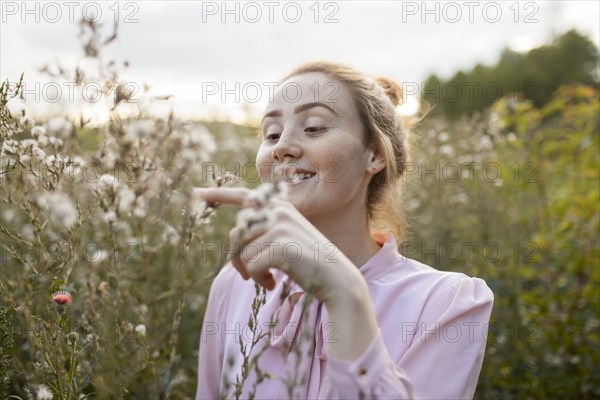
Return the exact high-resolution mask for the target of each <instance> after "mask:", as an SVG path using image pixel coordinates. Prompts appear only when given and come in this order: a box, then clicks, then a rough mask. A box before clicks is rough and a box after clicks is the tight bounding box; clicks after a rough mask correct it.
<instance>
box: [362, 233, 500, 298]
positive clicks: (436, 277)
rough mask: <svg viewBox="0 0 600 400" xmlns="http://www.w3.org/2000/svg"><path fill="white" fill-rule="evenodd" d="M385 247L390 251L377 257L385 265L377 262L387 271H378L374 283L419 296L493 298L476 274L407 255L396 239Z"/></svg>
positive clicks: (489, 290) (485, 284) (411, 295)
mask: <svg viewBox="0 0 600 400" xmlns="http://www.w3.org/2000/svg"><path fill="white" fill-rule="evenodd" d="M391 244H392V245H393V246H390V247H388V249H387V250H386V251H387V252H388V253H389V254H388V255H387V257H382V258H381V259H380V260H381V261H385V263H386V264H387V265H385V266H383V265H379V266H378V267H379V268H380V269H384V270H385V271H386V273H384V274H382V275H380V276H379V277H378V279H376V282H374V284H375V285H376V286H380V287H381V289H383V287H388V288H389V290H390V291H393V292H398V291H401V292H403V293H406V294H408V295H409V296H410V297H412V298H414V296H418V297H420V298H425V299H429V300H434V299H436V298H439V297H446V298H447V297H449V296H450V297H454V296H460V298H461V301H472V302H473V303H476V304H477V303H481V302H493V299H494V294H493V292H492V290H491V289H490V288H489V287H488V285H487V283H486V282H485V281H484V280H483V279H481V278H478V277H473V276H469V275H467V274H466V273H463V272H454V271H444V270H442V269H438V268H436V267H434V266H432V265H428V264H425V263H423V262H421V261H418V260H415V259H412V258H409V257H407V256H405V255H403V254H401V253H400V252H399V251H398V247H396V246H395V243H393V241H392V243H391Z"/></svg>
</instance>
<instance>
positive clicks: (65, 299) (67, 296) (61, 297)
mask: <svg viewBox="0 0 600 400" xmlns="http://www.w3.org/2000/svg"><path fill="white" fill-rule="evenodd" d="M52 301H53V302H55V303H56V304H61V305H62V304H69V303H70V302H71V293H69V292H67V291H66V290H59V291H58V292H54V293H53V294H52Z"/></svg>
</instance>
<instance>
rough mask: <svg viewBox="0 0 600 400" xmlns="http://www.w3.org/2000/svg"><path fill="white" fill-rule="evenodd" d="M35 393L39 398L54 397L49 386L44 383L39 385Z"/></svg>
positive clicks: (38, 399) (41, 399) (40, 399)
mask: <svg viewBox="0 0 600 400" xmlns="http://www.w3.org/2000/svg"><path fill="white" fill-rule="evenodd" d="M35 395H36V398H37V400H52V397H54V395H53V394H52V392H51V391H50V389H49V388H48V386H46V385H43V384H42V385H38V387H37V390H36V391H35Z"/></svg>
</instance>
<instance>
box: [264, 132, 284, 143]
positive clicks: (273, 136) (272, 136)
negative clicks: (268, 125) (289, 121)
mask: <svg viewBox="0 0 600 400" xmlns="http://www.w3.org/2000/svg"><path fill="white" fill-rule="evenodd" d="M280 136H281V133H268V134H267V135H266V136H265V139H266V140H269V141H274V140H277V139H279V137H280Z"/></svg>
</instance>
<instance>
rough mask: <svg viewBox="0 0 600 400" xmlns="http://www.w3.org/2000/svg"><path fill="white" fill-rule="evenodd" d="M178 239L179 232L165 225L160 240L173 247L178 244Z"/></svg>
mask: <svg viewBox="0 0 600 400" xmlns="http://www.w3.org/2000/svg"><path fill="white" fill-rule="evenodd" d="M180 238H181V237H180V235H179V232H177V229H175V228H173V227H172V226H171V225H167V226H166V227H165V230H164V232H163V234H162V240H164V241H165V242H168V243H169V244H170V245H172V246H174V245H176V244H177V243H179V239H180Z"/></svg>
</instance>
